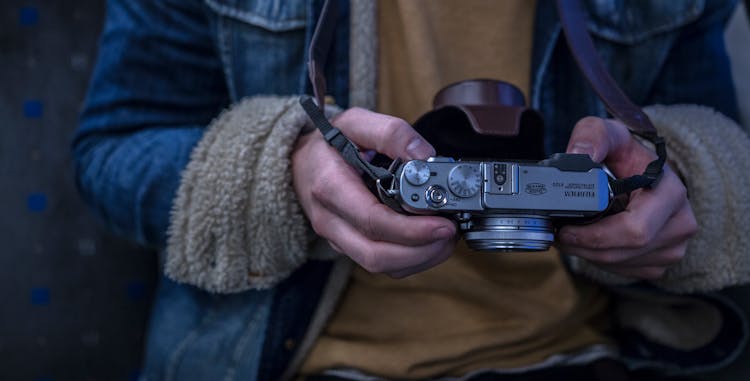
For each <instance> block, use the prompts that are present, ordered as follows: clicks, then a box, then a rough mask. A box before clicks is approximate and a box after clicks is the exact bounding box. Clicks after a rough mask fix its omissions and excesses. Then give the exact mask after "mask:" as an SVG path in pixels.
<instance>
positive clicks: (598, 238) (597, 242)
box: [581, 229, 606, 250]
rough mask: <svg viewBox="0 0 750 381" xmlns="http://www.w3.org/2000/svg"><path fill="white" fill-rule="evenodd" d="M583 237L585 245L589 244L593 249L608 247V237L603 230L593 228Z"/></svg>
mask: <svg viewBox="0 0 750 381" xmlns="http://www.w3.org/2000/svg"><path fill="white" fill-rule="evenodd" d="M581 238H583V239H584V240H585V241H584V242H583V243H584V244H585V246H588V247H589V248H591V249H594V250H601V249H604V248H605V247H606V239H605V237H604V232H603V231H602V230H598V229H597V230H593V231H591V232H590V234H588V235H586V236H582V237H581Z"/></svg>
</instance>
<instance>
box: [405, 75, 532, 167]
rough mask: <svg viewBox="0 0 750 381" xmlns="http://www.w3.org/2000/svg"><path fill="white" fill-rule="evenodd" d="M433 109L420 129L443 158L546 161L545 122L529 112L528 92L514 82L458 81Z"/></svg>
mask: <svg viewBox="0 0 750 381" xmlns="http://www.w3.org/2000/svg"><path fill="white" fill-rule="evenodd" d="M433 107H434V109H433V110H432V111H430V112H428V113H426V114H424V115H422V116H421V117H420V118H419V119H418V120H417V121H416V122H415V123H414V128H415V129H416V130H417V131H418V132H419V133H420V134H422V136H424V137H425V139H427V141H429V142H430V143H431V144H432V145H433V146H434V147H435V150H436V151H437V154H438V155H439V156H449V157H453V158H463V159H467V158H473V159H511V160H541V159H543V158H544V123H543V121H542V117H541V115H539V113H537V112H536V111H535V110H533V109H531V108H528V107H526V105H525V101H524V97H523V93H521V91H520V90H518V88H516V87H515V86H513V85H511V84H510V83H507V82H504V81H498V80H491V79H472V80H466V81H461V82H457V83H454V84H451V85H448V86H446V87H445V88H443V89H442V90H440V91H439V92H438V93H437V95H435V98H434V100H433Z"/></svg>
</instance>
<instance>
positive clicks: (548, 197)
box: [380, 153, 613, 251]
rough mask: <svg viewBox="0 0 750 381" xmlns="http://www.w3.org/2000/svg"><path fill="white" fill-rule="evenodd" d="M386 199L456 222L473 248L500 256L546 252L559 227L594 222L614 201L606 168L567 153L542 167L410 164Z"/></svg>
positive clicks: (448, 161) (402, 167) (437, 161)
mask: <svg viewBox="0 0 750 381" xmlns="http://www.w3.org/2000/svg"><path fill="white" fill-rule="evenodd" d="M380 194H381V199H382V200H383V201H384V202H387V201H388V199H390V200H396V201H397V202H398V204H399V206H400V208H402V209H403V210H404V211H406V212H408V213H412V214H440V215H444V216H447V217H451V218H454V219H455V220H456V221H457V222H458V223H459V228H460V230H461V232H462V233H463V236H464V239H465V241H466V243H467V245H468V246H469V247H470V248H472V249H474V250H494V251H541V250H547V249H549V247H550V245H551V244H552V242H553V240H554V227H555V225H556V224H557V223H561V222H564V223H576V222H579V223H580V222H586V221H591V220H592V219H595V218H596V217H597V216H599V215H601V214H603V213H604V212H605V211H606V210H607V209H608V207H609V205H610V201H611V200H612V199H613V192H612V190H611V189H610V185H609V175H608V173H607V171H606V170H605V168H603V167H602V166H601V165H600V164H599V163H596V162H594V161H592V160H591V159H590V158H589V156H588V155H581V154H562V153H558V154H554V155H552V156H550V157H549V158H548V159H546V160H542V161H539V162H519V161H456V160H454V159H452V158H450V157H431V158H429V159H427V160H411V161H408V162H405V163H401V164H399V165H398V167H397V168H396V169H395V177H394V179H393V180H392V181H391V183H390V186H389V188H388V189H381V192H380Z"/></svg>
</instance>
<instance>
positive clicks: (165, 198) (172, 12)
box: [73, 0, 229, 247]
mask: <svg viewBox="0 0 750 381" xmlns="http://www.w3.org/2000/svg"><path fill="white" fill-rule="evenodd" d="M202 7H203V6H202V5H201V3H200V2H199V1H195V0H111V1H109V2H108V5H107V18H106V21H105V27H104V31H103V34H102V37H101V43H100V48H99V49H100V50H99V56H98V61H97V64H96V68H95V69H94V74H93V77H92V80H91V83H90V85H89V91H88V95H87V99H86V101H85V104H84V107H83V111H82V113H81V120H80V126H79V128H78V131H77V132H76V134H75V137H74V140H73V156H74V163H75V170H76V181H77V185H78V187H79V190H80V192H81V194H82V195H83V197H84V199H85V201H86V202H87V203H88V204H89V205H91V206H92V207H93V209H94V210H95V212H96V213H97V214H98V215H99V216H100V217H101V218H102V219H103V220H104V221H105V222H106V224H107V225H108V226H109V227H110V228H111V229H112V230H113V231H114V232H115V233H117V234H119V235H122V236H125V237H127V238H129V239H131V240H134V241H136V242H139V243H141V244H144V245H148V246H151V247H163V246H164V245H165V241H166V231H167V227H168V225H169V214H170V208H171V205H172V199H173V197H174V195H175V193H176V190H177V187H178V185H179V179H180V172H181V171H182V169H183V168H184V167H185V166H186V165H187V162H188V161H189V158H190V152H191V151H192V149H193V147H194V146H195V145H196V143H197V142H198V141H199V140H200V138H201V137H202V135H203V131H204V128H205V126H206V125H208V123H209V122H210V121H211V119H212V118H214V117H215V116H216V115H217V114H218V113H219V111H220V110H221V109H222V108H224V107H226V106H227V104H228V102H229V100H228V92H227V89H226V84H225V81H224V73H223V70H222V65H221V61H220V59H219V55H218V54H217V52H216V50H215V44H214V40H213V35H212V33H211V29H212V25H211V23H210V21H209V19H208V18H207V15H206V13H205V10H204V9H203V8H202Z"/></svg>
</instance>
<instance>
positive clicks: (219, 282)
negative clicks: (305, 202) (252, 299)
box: [164, 96, 314, 293]
mask: <svg viewBox="0 0 750 381" xmlns="http://www.w3.org/2000/svg"><path fill="white" fill-rule="evenodd" d="M307 121H308V118H307V116H306V114H305V113H304V111H303V110H302V107H301V106H300V105H299V103H298V101H297V97H275V96H262V97H253V98H247V99H245V100H243V101H241V102H240V103H238V104H236V105H234V106H233V107H232V108H230V109H229V110H226V111H224V112H223V113H222V114H221V115H220V116H219V117H218V118H217V119H215V120H214V121H213V122H212V123H211V125H210V126H209V127H208V130H207V132H206V134H205V135H204V136H203V138H202V139H201V141H200V142H199V143H198V145H197V146H196V148H195V149H194V150H193V152H192V154H191V159H190V162H189V163H188V165H187V167H186V169H185V170H184V172H183V173H182V179H181V183H180V187H179V189H178V192H177V197H176V198H175V200H174V205H173V208H172V215H171V221H170V228H169V232H168V234H169V237H168V241H167V258H166V262H165V270H164V271H165V273H166V275H167V276H168V277H169V278H171V279H173V280H175V281H177V282H182V283H188V284H191V285H194V286H197V287H200V288H202V289H205V290H208V291H211V292H219V293H232V292H240V291H245V290H248V289H259V288H268V287H272V286H273V285H275V284H276V283H278V282H280V281H281V280H283V279H284V278H285V277H287V276H288V275H289V274H290V273H291V272H292V271H294V270H295V269H296V268H297V267H299V266H300V265H301V264H302V263H303V262H304V261H305V260H306V259H307V251H308V247H309V245H310V243H311V242H312V240H313V238H314V234H313V232H312V229H311V228H310V227H309V224H308V223H307V220H306V219H305V216H304V214H303V213H302V209H301V207H300V205H299V203H298V202H297V198H296V195H295V193H294V189H293V187H292V173H291V153H292V150H293V147H294V143H295V141H296V139H297V135H298V134H299V131H300V129H301V128H302V127H303V126H304V125H305V124H306V123H307Z"/></svg>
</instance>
